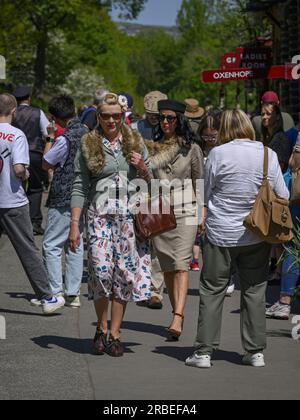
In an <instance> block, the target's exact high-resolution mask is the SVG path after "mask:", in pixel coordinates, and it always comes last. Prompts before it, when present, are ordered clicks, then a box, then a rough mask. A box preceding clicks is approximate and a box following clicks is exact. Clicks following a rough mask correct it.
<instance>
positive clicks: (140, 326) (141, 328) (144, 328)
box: [121, 321, 166, 337]
mask: <svg viewBox="0 0 300 420" xmlns="http://www.w3.org/2000/svg"><path fill="white" fill-rule="evenodd" d="M121 329H122V330H123V329H126V330H132V331H138V332H144V333H150V334H156V335H159V336H161V337H165V336H166V330H165V327H164V326H162V325H154V324H147V323H145V322H132V321H124V322H122V327H121Z"/></svg>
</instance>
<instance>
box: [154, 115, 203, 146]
mask: <svg viewBox="0 0 300 420" xmlns="http://www.w3.org/2000/svg"><path fill="white" fill-rule="evenodd" d="M176 118H177V126H176V129H175V133H176V135H177V136H179V137H182V138H183V139H184V140H185V144H186V146H190V145H191V144H192V143H196V142H197V136H196V135H195V134H194V132H193V130H192V128H191V126H190V123H189V122H188V119H187V118H186V117H185V116H184V115H183V114H181V113H180V112H176ZM163 137H164V132H163V131H162V128H161V125H160V124H158V125H157V126H156V127H155V128H154V141H159V140H161V139H162V138H163Z"/></svg>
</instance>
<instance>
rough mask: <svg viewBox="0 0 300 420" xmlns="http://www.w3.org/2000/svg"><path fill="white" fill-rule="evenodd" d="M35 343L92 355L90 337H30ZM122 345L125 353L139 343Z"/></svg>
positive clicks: (43, 346)
mask: <svg viewBox="0 0 300 420" xmlns="http://www.w3.org/2000/svg"><path fill="white" fill-rule="evenodd" d="M31 341H33V342H34V343H35V344H36V345H38V346H40V347H42V348H43V349H47V350H52V349H53V348H54V347H55V346H56V347H61V348H63V349H65V350H68V351H71V352H72V353H78V354H90V355H94V356H96V355H95V354H94V353H93V347H92V341H93V340H92V338H72V337H58V336H54V335H43V336H41V337H35V338H32V339H31ZM122 344H123V345H124V348H125V350H124V352H125V353H134V351H133V350H131V349H130V347H134V346H140V345H141V344H140V343H127V342H125V343H124V342H122Z"/></svg>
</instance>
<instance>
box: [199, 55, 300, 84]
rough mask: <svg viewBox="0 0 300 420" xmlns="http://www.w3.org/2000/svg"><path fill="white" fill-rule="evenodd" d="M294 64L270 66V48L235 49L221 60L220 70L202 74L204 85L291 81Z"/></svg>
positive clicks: (207, 71)
mask: <svg viewBox="0 0 300 420" xmlns="http://www.w3.org/2000/svg"><path fill="white" fill-rule="evenodd" d="M294 67H295V64H286V65H281V66H272V50H271V48H237V50H236V52H229V53H226V54H224V55H223V57H222V59H221V69H216V70H205V71H203V72H202V79H203V82H204V83H212V82H230V81H234V80H254V79H269V80H271V79H286V80H292V79H293V74H292V72H293V68H294Z"/></svg>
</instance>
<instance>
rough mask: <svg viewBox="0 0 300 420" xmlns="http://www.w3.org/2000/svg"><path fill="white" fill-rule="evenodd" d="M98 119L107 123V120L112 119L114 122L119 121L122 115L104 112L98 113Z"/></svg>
mask: <svg viewBox="0 0 300 420" xmlns="http://www.w3.org/2000/svg"><path fill="white" fill-rule="evenodd" d="M99 115H100V117H101V118H102V119H103V120H104V121H108V120H110V119H111V118H112V119H113V120H115V121H120V119H121V118H122V115H123V114H122V113H121V112H118V113H116V114H107V113H105V112H100V114H99Z"/></svg>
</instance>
